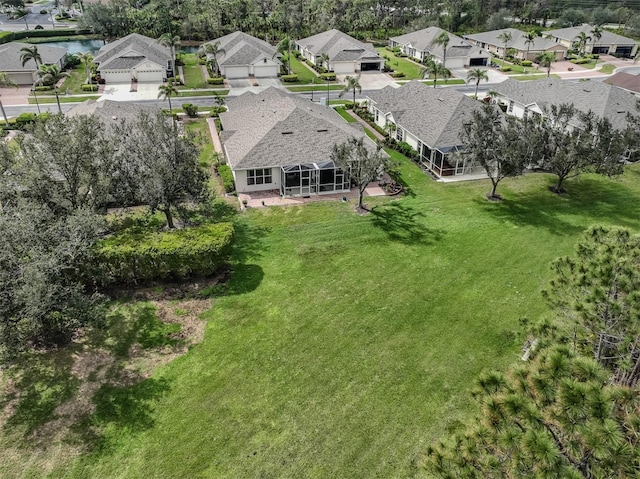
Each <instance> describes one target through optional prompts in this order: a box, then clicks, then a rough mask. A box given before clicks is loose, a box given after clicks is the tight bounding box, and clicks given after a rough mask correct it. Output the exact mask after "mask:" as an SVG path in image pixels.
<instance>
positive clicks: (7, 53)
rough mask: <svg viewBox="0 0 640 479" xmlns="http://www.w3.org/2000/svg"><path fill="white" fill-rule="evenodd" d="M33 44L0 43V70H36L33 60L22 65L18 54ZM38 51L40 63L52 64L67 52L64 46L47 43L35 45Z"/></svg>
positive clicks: (57, 61)
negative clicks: (40, 58) (53, 45)
mask: <svg viewBox="0 0 640 479" xmlns="http://www.w3.org/2000/svg"><path fill="white" fill-rule="evenodd" d="M32 46H33V45H32V44H30V43H20V42H10V43H5V44H4V45H0V71H2V72H34V71H36V70H37V68H36V64H35V62H34V61H33V60H29V61H28V62H27V63H26V64H25V65H24V66H22V60H20V56H21V55H22V52H21V51H20V50H21V49H23V48H29V47H32ZM37 46H38V53H39V54H40V56H41V57H42V63H44V64H46V65H48V64H54V63H59V62H60V59H61V58H62V57H64V56H65V55H66V54H67V50H66V49H65V48H60V47H50V46H48V45H37Z"/></svg>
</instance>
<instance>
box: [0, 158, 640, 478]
mask: <svg viewBox="0 0 640 479" xmlns="http://www.w3.org/2000/svg"><path fill="white" fill-rule="evenodd" d="M400 170H401V176H402V181H403V182H404V183H406V185H407V195H406V196H405V197H402V198H395V199H393V198H374V199H370V198H369V199H367V201H366V202H367V203H369V204H370V206H372V207H375V208H373V211H372V212H371V213H370V214H368V215H365V216H359V215H357V214H355V213H354V211H353V204H354V203H353V200H351V201H350V202H349V203H342V202H326V203H316V204H309V205H306V206H304V207H287V208H278V207H273V208H264V209H250V210H248V211H247V212H246V213H244V214H242V215H241V216H239V217H238V218H237V220H236V226H237V238H236V247H235V253H234V258H233V261H234V273H233V276H232V279H231V281H230V283H229V284H228V287H227V289H226V290H225V291H224V292H220V291H219V292H218V293H217V297H216V299H215V301H214V304H213V307H212V309H211V310H210V311H209V312H207V313H205V315H204V317H205V319H206V321H207V330H206V336H205V339H204V342H203V343H201V344H199V345H197V346H195V347H193V348H192V349H191V350H190V352H189V353H188V354H187V355H185V356H182V357H180V358H178V359H176V360H174V361H173V362H172V363H170V364H169V365H167V366H165V367H163V368H162V369H160V370H158V371H157V372H156V373H155V374H154V376H153V377H152V380H154V381H162V382H163V384H166V387H167V390H166V391H165V392H164V394H162V395H159V396H157V397H154V398H144V397H140V398H138V396H136V394H135V393H134V392H133V391H134V389H133V388H132V392H131V396H129V397H127V399H128V401H127V402H126V404H127V407H126V408H123V409H116V410H117V411H119V412H120V413H121V416H119V417H120V421H118V422H113V423H111V424H108V425H107V427H106V429H105V430H104V432H103V439H102V441H101V442H100V447H99V448H97V449H95V450H94V451H93V452H92V453H89V454H88V455H86V456H82V457H80V458H77V459H75V460H70V459H66V458H60V457H58V458H57V460H56V461H55V464H56V466H55V467H53V468H51V467H52V463H51V462H48V463H47V462H45V465H46V466H47V467H49V469H48V471H49V477H55V478H60V477H62V478H105V477H109V478H141V479H142V478H144V479H149V478H301V477H304V478H363V479H365V478H366V479H370V478H374V477H379V478H392V477H397V478H400V477H403V478H404V477H415V476H417V477H419V476H421V475H422V474H421V470H420V463H421V458H422V457H423V454H424V451H425V447H426V446H427V444H429V442H431V441H433V440H435V439H436V438H438V437H441V436H442V435H443V434H446V433H447V431H450V430H452V429H455V428H456V427H459V426H460V424H462V423H465V422H466V421H467V420H468V418H469V415H470V413H471V412H473V411H475V409H476V407H475V405H474V404H473V401H472V399H471V396H470V393H469V391H470V388H471V387H472V384H473V381H474V378H476V376H477V375H478V373H479V372H480V371H482V370H486V369H492V368H503V367H505V366H506V365H508V364H510V363H513V362H516V361H518V360H519V356H520V355H521V346H522V344H523V340H524V338H523V334H522V331H521V329H520V326H519V320H520V319H521V318H524V317H526V318H529V319H537V318H539V317H540V316H541V315H545V314H548V312H547V308H546V306H545V305H544V303H543V301H542V299H541V295H540V289H541V288H542V287H543V286H545V284H546V283H547V281H548V280H549V278H550V276H551V275H550V268H549V263H550V262H551V261H552V260H553V259H554V258H556V257H558V256H560V255H564V254H568V253H570V252H571V251H572V249H573V247H574V245H575V243H576V241H577V240H578V238H579V237H580V235H581V233H582V231H583V230H584V229H585V228H586V227H587V226H589V225H591V224H593V223H605V224H618V225H623V226H628V227H631V228H633V229H634V230H638V227H639V226H640V224H639V218H640V208H639V206H640V186H639V180H640V169H639V168H637V167H632V168H630V169H629V171H628V172H627V174H626V175H625V176H624V177H623V178H621V179H619V180H609V179H606V178H600V177H596V176H590V175H585V176H583V177H581V178H578V179H575V180H572V181H569V182H568V183H567V188H568V191H569V193H568V194H567V195H563V196H557V195H554V194H552V193H550V192H549V191H548V189H547V188H548V186H549V185H551V184H552V182H553V178H552V177H550V176H547V175H542V174H532V175H529V176H527V177H525V178H521V179H518V180H512V181H511V180H510V181H505V182H504V186H503V185H502V184H501V186H500V193H502V194H503V195H504V197H505V201H503V202H502V203H490V202H488V201H487V200H486V199H485V198H484V196H483V195H484V193H486V192H487V191H489V189H490V184H489V182H488V181H473V182H462V183H455V184H442V183H436V182H433V181H431V180H430V179H429V178H428V177H427V176H425V175H424V173H422V172H421V171H420V170H419V169H418V168H417V167H416V166H415V165H414V164H412V163H409V162H407V161H404V162H402V164H401V167H400ZM140 389H141V388H140V387H137V388H136V389H135V391H139V390H140ZM117 407H118V405H114V408H117ZM5 433H6V431H5ZM8 443H9V442H8V440H7V439H6V437H5V439H4V440H0V444H1V445H3V446H5V445H7V444H8ZM9 444H11V445H12V446H13V445H14V444H13V443H12V442H10V443H9ZM55 453H56V451H55V449H53V448H52V451H51V456H52V457H54V458H55ZM24 454H26V453H24ZM6 457H7V459H6V460H4V465H0V475H2V473H1V472H2V468H3V467H4V468H5V469H4V470H5V473H4V474H5V477H7V473H6V471H10V472H14V474H13V475H11V474H9V476H8V477H20V476H22V477H43V476H45V474H42V473H41V474H37V473H35V475H34V470H36V469H35V464H34V461H35V459H29V462H30V464H28V465H24V464H23V463H22V462H20V460H19V459H23V460H24V457H22V458H21V457H20V456H17V457H16V455H15V454H14V455H7V456H6ZM25 457H28V456H25ZM52 461H53V459H52ZM12 467H13V469H12ZM43 467H44V466H43ZM27 469H29V471H28V472H27ZM18 470H19V471H21V474H18V473H16V471H18ZM22 471H24V473H22ZM29 474H32V475H31V476H29Z"/></svg>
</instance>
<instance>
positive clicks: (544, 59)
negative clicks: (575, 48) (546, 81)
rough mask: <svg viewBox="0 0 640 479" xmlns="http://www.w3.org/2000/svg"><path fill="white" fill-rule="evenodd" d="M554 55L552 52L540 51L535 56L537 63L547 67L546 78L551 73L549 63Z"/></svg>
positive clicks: (553, 59) (552, 60)
mask: <svg viewBox="0 0 640 479" xmlns="http://www.w3.org/2000/svg"><path fill="white" fill-rule="evenodd" d="M555 59H556V55H555V53H553V52H545V53H541V54H540V55H538V56H537V57H536V61H537V62H538V65H540V66H541V67H543V68H546V69H547V78H549V76H550V75H551V64H552V63H553V62H554V61H555Z"/></svg>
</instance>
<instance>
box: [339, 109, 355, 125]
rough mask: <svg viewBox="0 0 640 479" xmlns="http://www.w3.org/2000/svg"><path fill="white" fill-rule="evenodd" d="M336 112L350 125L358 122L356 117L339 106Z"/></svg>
mask: <svg viewBox="0 0 640 479" xmlns="http://www.w3.org/2000/svg"><path fill="white" fill-rule="evenodd" d="M335 110H336V111H337V112H338V114H339V115H340V116H341V117H342V118H344V119H345V120H346V121H347V122H349V123H356V122H357V121H358V120H356V119H355V118H354V117H352V116H351V113H349V112H348V111H347V110H345V109H344V108H343V107H341V106H338V107H336V108H335Z"/></svg>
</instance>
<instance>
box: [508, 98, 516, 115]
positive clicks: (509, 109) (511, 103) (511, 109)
mask: <svg viewBox="0 0 640 479" xmlns="http://www.w3.org/2000/svg"><path fill="white" fill-rule="evenodd" d="M514 104H515V102H514V101H513V100H511V101H510V102H509V108H508V109H507V113H511V112H512V111H513V105H514Z"/></svg>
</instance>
